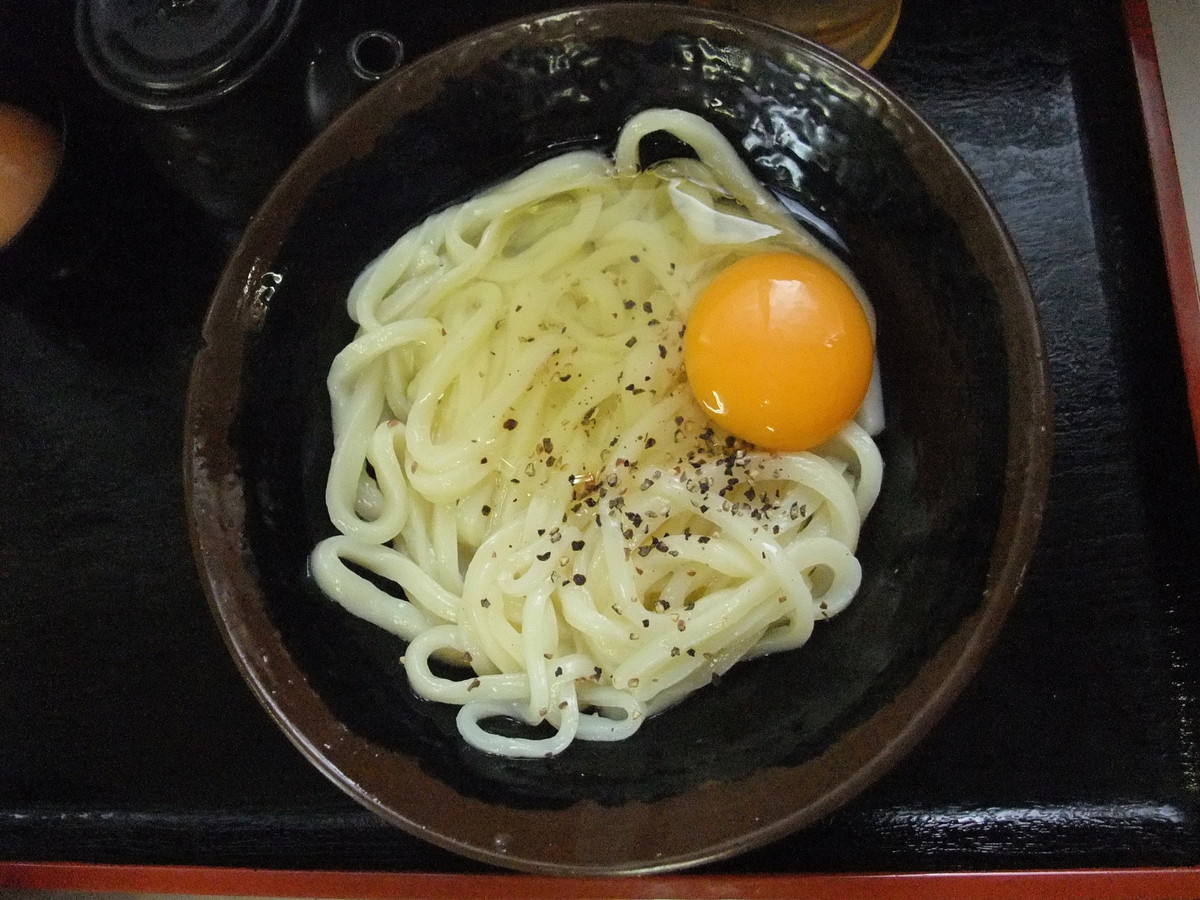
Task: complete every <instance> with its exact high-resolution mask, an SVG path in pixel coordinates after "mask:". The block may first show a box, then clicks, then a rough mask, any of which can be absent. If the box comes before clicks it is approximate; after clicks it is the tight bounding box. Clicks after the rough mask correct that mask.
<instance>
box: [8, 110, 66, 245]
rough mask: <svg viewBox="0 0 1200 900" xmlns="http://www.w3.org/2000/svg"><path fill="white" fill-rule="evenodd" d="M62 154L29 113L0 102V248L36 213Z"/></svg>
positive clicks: (55, 137)
mask: <svg viewBox="0 0 1200 900" xmlns="http://www.w3.org/2000/svg"><path fill="white" fill-rule="evenodd" d="M61 154H62V143H61V141H60V140H59V137H58V134H57V133H56V132H55V131H54V129H53V128H51V127H50V126H49V125H47V124H46V123H45V122H43V121H42V120H41V119H39V118H38V117H37V116H35V115H33V114H32V113H29V112H26V111H25V110H23V109H20V108H18V107H16V106H11V105H9V104H7V103H0V247H3V246H4V245H5V244H7V243H8V242H9V241H11V240H12V239H13V238H14V237H15V236H16V235H17V233H18V232H20V230H21V229H22V228H23V227H24V226H25V223H26V222H28V221H29V220H30V219H31V218H32V217H33V214H34V213H35V212H37V208H38V207H39V206H40V205H41V203H42V200H43V199H45V197H46V193H47V191H49V190H50V184H51V183H52V182H53V181H54V173H55V171H56V170H57V169H58V163H59V158H60V156H61Z"/></svg>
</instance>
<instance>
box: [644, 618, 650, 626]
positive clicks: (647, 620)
mask: <svg viewBox="0 0 1200 900" xmlns="http://www.w3.org/2000/svg"><path fill="white" fill-rule="evenodd" d="M642 627H643V628H649V627H650V620H649V619H642Z"/></svg>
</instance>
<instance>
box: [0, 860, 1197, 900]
mask: <svg viewBox="0 0 1200 900" xmlns="http://www.w3.org/2000/svg"><path fill="white" fill-rule="evenodd" d="M0 888H3V889H24V890H71V891H106V892H128V893H142V894H144V893H160V894H162V893H166V894H191V895H203V896H217V895H224V896H243V897H323V898H329V900H338V898H358V900H374V898H406V897H422V898H428V900H442V898H445V900H451V898H454V900H457V898H461V897H464V896H468V897H476V898H480V900H488V898H501V897H504V898H549V897H577V898H600V897H604V898H612V900H621V898H631V900H633V898H652V897H655V898H682V900H687V898H697V900H707V898H719V897H724V898H748V900H754V898H767V897H791V898H795V900H817V898H822V900H824V898H828V897H838V898H841V900H868V898H881V897H887V898H895V900H938V898H943V897H946V898H949V897H953V898H957V900H975V898H989V900H1026V898H1030V897H1053V898H1055V900H1126V898H1135V897H1136V898H1152V900H1190V898H1195V897H1197V896H1200V867H1176V868H1136V869H1066V870H1047V871H1023V872H1002V871H996V872H954V873H902V874H862V875H845V874H834V875H820V874H814V875H783V876H780V875H770V876H757V875H746V876H716V877H714V876H705V875H678V876H642V877H635V878H575V879H563V878H553V877H542V876H529V875H433V874H402V873H386V872H382V873H381V872H354V871H341V872H337V871H329V872H303V871H287V870H266V869H233V868H206V867H203V866H110V865H96V864H91V863H80V864H76V863H20V862H16V863H2V862H0Z"/></svg>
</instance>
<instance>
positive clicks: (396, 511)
mask: <svg viewBox="0 0 1200 900" xmlns="http://www.w3.org/2000/svg"><path fill="white" fill-rule="evenodd" d="M659 130H665V131H668V132H671V133H672V134H674V135H675V136H676V137H678V138H680V139H682V140H683V141H684V142H686V143H687V144H689V145H690V146H691V147H692V148H693V149H694V150H695V153H696V156H697V157H698V159H680V160H673V161H670V162H668V163H665V164H660V165H658V166H655V167H653V168H651V169H648V170H644V169H641V168H639V164H638V145H639V142H640V140H641V138H642V137H643V136H644V135H646V134H649V133H651V132H653V131H659ZM779 248H789V249H799V250H801V251H803V252H809V253H819V254H821V255H822V258H823V259H825V260H826V261H827V262H829V263H830V264H831V265H836V266H838V267H839V269H840V270H844V267H843V266H841V265H840V264H839V263H837V261H836V260H833V259H831V258H830V257H829V256H828V254H825V253H824V252H823V251H821V250H820V249H819V248H818V247H817V246H816V244H815V243H814V242H813V241H812V240H811V238H810V237H809V236H808V235H807V234H806V233H805V232H803V231H802V230H800V229H799V228H798V227H797V226H796V225H795V224H794V222H793V221H792V220H791V219H790V217H788V216H787V215H786V214H785V213H784V212H783V211H782V210H781V209H780V208H779V207H778V206H777V204H776V203H775V202H774V200H773V199H772V198H771V197H770V195H769V194H767V193H766V191H765V190H763V188H762V187H761V186H760V185H759V184H758V183H757V182H756V181H755V179H754V178H753V177H752V175H751V174H750V172H749V171H748V170H747V169H746V167H745V165H744V164H743V163H742V162H741V161H740V159H739V158H738V156H737V154H736V152H734V150H733V148H732V147H731V146H730V145H729V144H728V143H727V142H726V141H725V140H724V138H722V137H721V135H720V134H719V132H717V130H716V129H715V128H713V127H712V126H711V125H709V124H708V123H707V122H705V121H704V120H702V119H700V118H699V117H696V116H692V115H690V114H687V113H682V112H679V111H673V110H652V111H649V112H647V113H643V114H641V115H639V116H637V117H635V118H634V119H633V120H631V121H630V123H629V124H628V125H627V126H626V127H625V129H624V130H623V132H622V134H621V135H620V139H619V142H618V144H617V148H616V152H615V155H614V158H613V159H609V158H607V157H604V156H602V155H600V154H598V153H592V152H575V153H568V154H566V155H564V156H561V157H559V158H556V159H553V160H550V161H548V162H545V163H543V164H540V165H538V166H535V167H534V168H532V169H530V170H529V171H527V172H525V173H523V174H520V175H518V176H516V177H515V178H513V179H512V180H510V181H508V182H506V183H504V184H501V185H498V186H496V187H494V188H492V189H490V190H488V191H485V192H484V193H481V194H480V195H478V196H476V197H475V198H473V199H471V200H468V201H467V202H465V203H462V204H460V205H457V206H454V207H452V208H449V209H446V210H444V211H442V212H440V213H437V214H435V215H433V216H431V217H430V218H428V219H427V220H426V221H425V222H423V223H422V224H420V225H418V226H417V227H415V228H413V229H412V230H411V231H409V232H408V233H406V234H405V235H403V236H402V237H401V238H400V239H399V240H398V241H397V242H396V243H395V245H394V246H392V247H391V248H390V249H389V250H387V251H386V252H385V253H383V254H382V255H381V256H380V257H379V258H378V259H376V260H375V261H374V262H373V263H371V265H370V266H369V267H368V268H367V269H366V270H365V271H364V272H363V273H362V274H361V275H360V276H359V278H358V279H357V281H356V283H355V284H354V287H353V289H352V291H351V294H350V296H349V300H348V309H349V312H350V315H351V316H352V317H353V319H354V320H355V322H356V323H357V324H358V326H359V330H358V334H357V336H356V337H355V339H354V340H353V342H352V343H350V344H349V345H348V346H347V347H346V348H345V349H344V350H342V352H341V353H340V354H339V355H338V356H337V358H336V359H335V361H334V363H333V366H332V368H331V371H330V373H329V378H328V387H329V392H330V397H331V400H332V409H333V432H334V447H335V449H334V454H333V460H332V464H331V467H330V472H329V478H328V486H327V494H326V501H327V505H328V509H329V514H330V517H331V520H332V522H333V524H334V525H335V526H336V528H337V530H338V532H339V534H337V535H336V536H334V537H332V538H329V539H328V540H325V541H322V542H321V543H320V544H319V545H318V546H317V547H316V548H315V550H314V551H313V554H312V559H311V565H312V572H313V575H314V577H315V579H316V581H317V582H318V584H319V585H320V587H321V588H322V589H323V590H324V591H325V592H326V593H327V594H328V596H330V597H331V598H333V599H334V600H336V601H337V602H338V603H341V604H342V605H343V606H345V607H346V608H347V609H348V610H350V611H351V612H352V613H353V614H355V615H357V616H360V617H362V618H363V619H366V620H368V621H370V622H372V623H374V624H376V625H378V626H380V627H381V628H385V629H387V630H388V631H391V632H393V633H395V634H397V635H399V636H400V637H402V638H403V639H405V640H406V641H408V646H407V649H406V650H405V652H404V665H405V668H406V671H407V674H408V678H409V680H410V682H411V685H412V687H413V689H414V690H415V691H416V692H417V693H418V694H419V695H421V696H422V697H426V698H428V699H430V700H434V701H439V702H443V703H450V704H455V705H458V706H460V707H461V709H460V711H459V713H458V727H459V730H460V732H461V733H462V735H463V737H464V738H465V739H466V740H467V741H468V742H469V743H470V744H472V745H473V746H475V747H478V748H480V749H482V750H484V751H487V752H490V753H498V754H505V755H509V756H543V755H553V754H557V753H560V752H562V751H563V750H565V749H566V748H567V746H568V745H569V744H570V743H571V742H572V741H573V740H576V739H581V740H593V741H612V740H619V739H622V738H625V737H628V736H629V735H631V734H633V732H635V731H636V730H637V728H638V727H639V725H640V724H641V722H642V721H643V720H644V718H645V717H646V716H648V715H650V714H652V713H654V712H656V711H658V710H661V709H663V708H664V707H666V706H668V705H670V704H671V703H674V702H676V701H677V700H678V699H680V698H681V697H683V696H685V695H686V694H687V693H689V692H690V691H693V690H695V689H697V688H699V687H701V686H703V685H705V684H707V683H709V682H710V681H711V680H712V679H713V677H714V675H718V674H720V673H722V672H724V671H726V670H727V669H728V668H729V667H730V666H732V665H733V664H734V663H735V662H737V661H738V660H740V659H745V658H747V657H752V656H756V655H760V654H763V653H769V652H776V651H780V650H785V649H790V648H793V647H798V646H800V645H801V644H803V643H804V642H805V641H806V640H807V639H808V638H809V636H810V634H811V633H812V630H813V625H814V622H815V621H816V620H818V619H822V618H827V617H829V616H832V615H834V614H835V613H837V612H838V611H839V610H840V609H842V608H843V607H844V606H845V605H846V604H847V603H848V602H849V601H850V600H851V598H852V597H853V596H854V594H855V591H856V590H857V589H858V586H859V583H860V579H861V572H860V568H859V564H858V562H857V560H856V559H855V556H854V549H855V546H856V544H857V540H858V534H859V528H860V526H861V523H862V520H863V517H864V516H865V515H866V514H867V512H868V511H869V510H870V508H871V505H872V504H873V502H874V500H875V497H876V494H877V493H878V490H879V485H880V479H881V474H882V464H881V461H880V457H879V453H878V451H877V449H876V447H875V443H874V441H873V439H872V438H871V436H870V434H869V433H868V431H873V430H875V429H876V428H877V427H878V424H879V422H878V410H877V409H876V410H875V411H874V412H871V411H870V410H864V416H866V418H864V417H863V416H860V419H859V421H857V422H852V423H850V424H848V425H847V426H846V427H845V429H844V430H843V431H842V432H841V433H840V434H839V435H838V436H837V437H836V438H835V439H834V440H832V441H830V442H829V443H828V444H827V445H825V446H823V447H821V448H818V451H816V452H802V453H788V454H778V453H767V452H763V451H760V450H757V449H756V448H754V447H753V446H750V445H748V444H744V443H742V442H740V441H738V440H736V439H734V438H732V437H731V436H728V435H726V434H724V433H723V432H720V431H719V430H717V429H716V428H714V427H713V426H712V425H711V423H709V422H708V420H707V419H706V418H705V416H704V413H703V412H702V410H701V409H700V408H699V407H698V406H697V404H696V402H695V401H694V400H693V398H692V397H691V394H690V392H689V390H688V388H687V383H686V379H685V377H684V373H683V366H682V350H681V337H682V334H683V330H684V327H685V324H686V321H687V315H688V309H689V307H690V304H691V303H692V302H693V300H694V297H695V295H696V293H697V292H698V290H699V289H700V287H702V286H703V285H704V284H705V283H707V281H708V280H709V279H710V278H711V277H712V276H713V275H714V274H715V273H716V272H718V271H720V270H721V269H722V268H723V267H725V266H726V265H728V264H729V263H731V262H733V261H734V260H736V259H737V258H739V257H740V256H744V255H747V254H749V253H754V252H760V251H762V250H764V249H779ZM847 278H848V279H849V278H850V276H849V273H847ZM867 405H868V406H870V405H871V404H867ZM874 405H875V406H876V407H877V406H878V403H877V398H876V401H875V402H874ZM864 425H865V426H866V427H865V428H864ZM446 663H450V664H452V665H451V666H447V665H445V664H446ZM499 719H508V720H516V721H519V722H524V723H526V727H512V726H511V725H506V726H499V724H498V720H499ZM539 725H540V728H536V729H535V728H534V727H533V726H539Z"/></svg>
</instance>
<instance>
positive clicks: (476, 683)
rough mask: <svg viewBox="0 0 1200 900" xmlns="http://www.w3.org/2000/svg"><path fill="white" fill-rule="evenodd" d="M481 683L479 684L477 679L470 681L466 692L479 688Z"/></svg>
mask: <svg viewBox="0 0 1200 900" xmlns="http://www.w3.org/2000/svg"><path fill="white" fill-rule="evenodd" d="M482 683H483V682H481V681H480V680H479V679H478V678H476V679H475V680H474V681H472V682H471V683H470V684H468V685H467V690H468V691H473V690H475V688H477V687H479V685H481V684H482Z"/></svg>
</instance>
